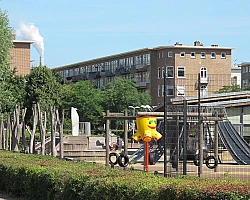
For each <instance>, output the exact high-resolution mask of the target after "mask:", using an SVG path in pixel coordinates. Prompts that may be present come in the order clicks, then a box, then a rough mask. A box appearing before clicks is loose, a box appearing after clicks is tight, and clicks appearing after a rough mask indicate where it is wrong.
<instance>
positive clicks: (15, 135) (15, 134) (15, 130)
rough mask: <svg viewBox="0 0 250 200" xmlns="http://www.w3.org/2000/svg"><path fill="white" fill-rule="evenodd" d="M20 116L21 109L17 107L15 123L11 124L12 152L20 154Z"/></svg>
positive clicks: (14, 117)
mask: <svg viewBox="0 0 250 200" xmlns="http://www.w3.org/2000/svg"><path fill="white" fill-rule="evenodd" d="M19 116H20V107H19V106H18V105H16V107H15V110H14V112H13V121H12V122H11V125H12V127H11V128H12V137H11V139H12V140H11V142H12V145H11V150H12V151H15V152H18V143H19V140H20V129H19Z"/></svg>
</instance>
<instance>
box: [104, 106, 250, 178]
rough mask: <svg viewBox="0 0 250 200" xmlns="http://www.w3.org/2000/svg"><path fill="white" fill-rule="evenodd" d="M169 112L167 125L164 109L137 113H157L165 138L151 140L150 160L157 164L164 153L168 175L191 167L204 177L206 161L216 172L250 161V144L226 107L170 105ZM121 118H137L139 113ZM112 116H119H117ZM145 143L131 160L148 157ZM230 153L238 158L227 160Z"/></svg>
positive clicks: (142, 114) (180, 172) (159, 127)
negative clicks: (162, 110)
mask: <svg viewBox="0 0 250 200" xmlns="http://www.w3.org/2000/svg"><path fill="white" fill-rule="evenodd" d="M166 115H167V120H166V127H164V119H165V118H164V113H163V112H138V113H137V116H156V118H157V120H158V127H157V131H158V132H160V133H161V134H162V135H163V137H162V139H160V140H159V141H157V142H155V141H154V140H153V141H152V142H150V143H149V155H148V156H149V163H150V164H151V165H154V164H155V163H156V162H159V160H160V159H161V161H162V156H164V161H163V162H164V164H165V166H164V168H165V169H164V170H165V173H166V174H167V175H168V176H172V175H173V174H178V175H180V174H184V175H186V174H189V171H190V170H189V166H192V170H193V169H197V174H198V176H200V175H201V174H202V173H203V168H204V164H205V165H206V166H207V168H208V169H210V171H211V169H213V170H214V172H217V171H218V166H222V165H224V164H229V165H249V164H250V147H249V145H248V144H247V143H246V141H245V140H244V139H243V138H242V137H241V136H240V134H239V133H238V132H237V131H236V130H235V128H234V126H233V125H232V124H231V123H230V121H229V120H228V119H227V115H226V110H225V108H224V107H223V106H201V107H198V106H194V105H189V106H187V107H186V108H184V106H183V105H168V106H167V113H166ZM118 118H119V119H135V116H119V117H118ZM109 119H111V118H109ZM112 119H117V118H116V117H114V116H113V117H112ZM164 128H166V131H165V132H164ZM165 133H166V134H165ZM144 146H145V145H144V144H142V146H141V147H140V148H139V149H138V150H137V152H135V153H134V154H133V155H131V156H129V162H130V163H136V162H138V161H139V160H140V159H141V158H143V157H144V156H145V151H144ZM165 147H166V151H164V149H165ZM164 153H165V154H164ZM229 153H230V155H231V157H232V158H233V159H234V161H233V160H228V159H225V157H226V156H225V155H227V156H228V154H229ZM144 160H145V159H144ZM200 160H201V162H200ZM144 165H145V163H144ZM224 166H225V165H224ZM194 167H196V168H194ZM190 169H191V168H190ZM192 172H193V171H192Z"/></svg>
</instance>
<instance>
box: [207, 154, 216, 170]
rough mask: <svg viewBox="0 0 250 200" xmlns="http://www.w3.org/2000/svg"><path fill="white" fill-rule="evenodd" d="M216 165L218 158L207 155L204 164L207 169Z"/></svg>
mask: <svg viewBox="0 0 250 200" xmlns="http://www.w3.org/2000/svg"><path fill="white" fill-rule="evenodd" d="M217 165H218V160H217V159H216V158H215V157H214V156H208V157H207V158H206V166H207V168H209V169H214V168H215V167H217Z"/></svg>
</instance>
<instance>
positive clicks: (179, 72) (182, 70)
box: [177, 67, 185, 78]
mask: <svg viewBox="0 0 250 200" xmlns="http://www.w3.org/2000/svg"><path fill="white" fill-rule="evenodd" d="M177 78H185V67H178V68H177Z"/></svg>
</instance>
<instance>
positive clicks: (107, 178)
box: [0, 151, 250, 200]
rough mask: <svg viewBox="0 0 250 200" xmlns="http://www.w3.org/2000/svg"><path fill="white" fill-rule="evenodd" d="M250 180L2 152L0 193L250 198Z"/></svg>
mask: <svg viewBox="0 0 250 200" xmlns="http://www.w3.org/2000/svg"><path fill="white" fill-rule="evenodd" d="M249 183H250V182H241V181H230V180H228V179H217V180H214V179H202V178H197V177H189V176H180V177H178V178H163V177H159V176H155V175H154V174H152V173H145V172H138V171H131V170H118V169H112V168H109V167H105V166H101V165H98V164H95V163H89V162H69V161H65V160H60V159H57V158H53V157H50V156H42V155H32V154H20V153H13V152H8V151H0V191H3V192H6V193H9V194H12V195H14V196H16V197H21V198H23V199H32V200H34V199H36V200H40V199H41V200H46V199H55V200H57V199H58V200H59V199H60V200H64V199H65V200H66V199H67V200H70V199H74V200H77V199H84V200H85V199H86V200H88V199H90V200H93V199H98V200H100V199H121V200H123V199H126V200H127V199H131V200H140V199H150V200H151V199H154V200H158V199H161V200H163V199H166V200H167V199H171V200H174V199H178V200H179V199H190V200H192V199H206V200H207V199H250V184H249Z"/></svg>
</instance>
